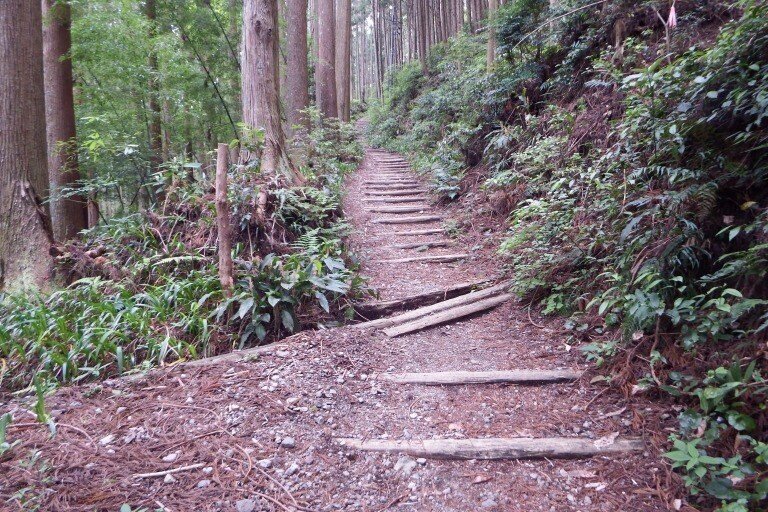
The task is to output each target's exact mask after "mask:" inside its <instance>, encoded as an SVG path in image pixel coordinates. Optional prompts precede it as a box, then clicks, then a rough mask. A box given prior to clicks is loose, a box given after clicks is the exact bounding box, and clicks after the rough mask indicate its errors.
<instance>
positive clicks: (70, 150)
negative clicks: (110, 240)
mask: <svg viewBox="0 0 768 512" xmlns="http://www.w3.org/2000/svg"><path fill="white" fill-rule="evenodd" d="M41 6H42V13H43V67H44V75H45V82H44V83H45V107H46V108H45V117H46V124H47V135H48V137H47V138H48V173H49V178H50V179H49V181H50V188H51V197H52V198H53V200H52V202H51V203H50V209H51V222H52V225H53V235H54V238H55V239H57V240H66V239H69V238H72V237H74V236H75V235H77V233H78V232H80V231H81V230H83V229H86V228H87V227H88V209H87V203H86V201H85V199H84V198H83V197H82V196H81V195H79V194H78V195H71V196H69V197H67V198H66V199H65V198H61V197H59V195H60V194H61V192H62V190H64V189H73V188H76V187H77V181H78V179H79V173H78V166H77V141H76V139H75V136H76V129H75V100H74V94H73V92H72V85H73V79H72V61H71V60H70V59H69V52H70V49H71V46H72V39H71V36H70V23H71V12H70V8H69V4H67V3H66V2H59V1H57V0H42V4H41Z"/></svg>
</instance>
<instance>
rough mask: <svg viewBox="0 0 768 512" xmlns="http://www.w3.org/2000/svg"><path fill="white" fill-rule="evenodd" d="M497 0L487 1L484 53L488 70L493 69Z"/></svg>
mask: <svg viewBox="0 0 768 512" xmlns="http://www.w3.org/2000/svg"><path fill="white" fill-rule="evenodd" d="M498 7H499V6H498V0H489V1H488V51H487V55H486V61H487V62H486V65H487V68H488V72H489V73H490V72H491V71H493V64H494V62H495V61H496V21H495V20H494V16H495V15H496V9H498Z"/></svg>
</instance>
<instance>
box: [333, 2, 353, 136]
mask: <svg viewBox="0 0 768 512" xmlns="http://www.w3.org/2000/svg"><path fill="white" fill-rule="evenodd" d="M336 7H337V9H336V20H337V22H338V25H337V26H336V36H337V37H336V91H337V92H336V96H337V103H338V105H337V106H338V115H339V119H340V120H342V121H346V122H348V121H349V117H350V102H351V95H350V86H351V74H350V65H351V61H352V53H351V44H352V0H338V3H337V4H336Z"/></svg>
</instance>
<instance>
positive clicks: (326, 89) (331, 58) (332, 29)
mask: <svg viewBox="0 0 768 512" xmlns="http://www.w3.org/2000/svg"><path fill="white" fill-rule="evenodd" d="M317 3H318V41H317V45H318V52H319V54H318V61H317V69H316V70H315V86H316V87H317V98H318V107H319V108H320V113H321V114H322V115H323V116H324V117H329V118H330V117H337V116H338V113H339V108H338V99H337V96H336V91H337V89H336V14H335V11H336V9H335V5H334V0H317Z"/></svg>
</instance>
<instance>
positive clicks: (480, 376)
mask: <svg viewBox="0 0 768 512" xmlns="http://www.w3.org/2000/svg"><path fill="white" fill-rule="evenodd" d="M580 377H581V372H577V371H574V370H502V371H489V372H468V371H455V372H432V373H381V374H379V375H377V376H376V378H377V379H379V380H386V381H389V382H394V383H397V384H423V385H426V386H459V385H465V384H537V383H543V382H563V381H568V380H577V379H579V378H580Z"/></svg>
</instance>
